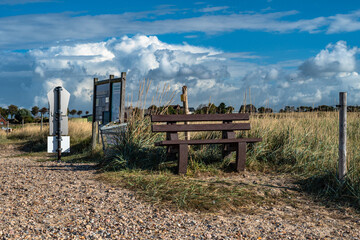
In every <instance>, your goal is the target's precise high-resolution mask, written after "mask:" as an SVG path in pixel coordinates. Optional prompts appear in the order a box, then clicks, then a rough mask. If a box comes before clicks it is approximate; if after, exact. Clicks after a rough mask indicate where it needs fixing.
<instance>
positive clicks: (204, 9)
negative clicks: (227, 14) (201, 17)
mask: <svg viewBox="0 0 360 240" xmlns="http://www.w3.org/2000/svg"><path fill="white" fill-rule="evenodd" d="M228 8H229V7H228V6H219V7H206V8H202V9H200V10H199V12H217V11H221V10H225V9H228Z"/></svg>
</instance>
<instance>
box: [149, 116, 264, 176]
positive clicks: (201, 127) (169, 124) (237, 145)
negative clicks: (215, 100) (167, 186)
mask: <svg viewBox="0 0 360 240" xmlns="http://www.w3.org/2000/svg"><path fill="white" fill-rule="evenodd" d="M247 120H249V114H247V113H236V114H194V115H152V116H151V122H153V123H155V122H157V123H165V122H166V124H156V125H155V124H153V125H152V131H153V132H166V140H164V141H160V142H156V143H155V146H167V153H168V155H170V157H172V158H176V153H178V173H179V174H185V173H186V170H187V164H188V145H203V144H222V145H223V157H226V156H227V155H229V154H230V153H231V152H232V151H236V171H238V172H239V171H243V170H245V160H246V143H255V142H260V141H261V140H262V139H261V138H236V136H235V132H234V131H237V130H250V123H234V122H233V121H247ZM215 121H221V122H222V123H206V122H215ZM177 122H189V123H190V122H196V124H176V123H177ZM203 122H205V123H203ZM200 131H222V138H221V139H191V140H179V137H178V132H200Z"/></svg>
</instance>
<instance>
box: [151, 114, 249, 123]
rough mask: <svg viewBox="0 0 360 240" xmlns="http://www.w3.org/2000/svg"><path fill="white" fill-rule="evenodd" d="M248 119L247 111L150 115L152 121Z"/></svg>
mask: <svg viewBox="0 0 360 240" xmlns="http://www.w3.org/2000/svg"><path fill="white" fill-rule="evenodd" d="M241 120H244V121H246V120H249V114H248V113H232V114H192V115H186V114H179V115H151V121H152V122H191V121H241Z"/></svg>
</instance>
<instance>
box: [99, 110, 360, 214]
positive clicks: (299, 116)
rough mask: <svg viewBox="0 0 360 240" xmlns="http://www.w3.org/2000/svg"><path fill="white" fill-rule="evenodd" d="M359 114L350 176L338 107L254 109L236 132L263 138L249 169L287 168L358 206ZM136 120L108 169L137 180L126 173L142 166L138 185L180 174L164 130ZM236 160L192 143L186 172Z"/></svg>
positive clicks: (209, 170)
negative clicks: (342, 162) (341, 151)
mask: <svg viewBox="0 0 360 240" xmlns="http://www.w3.org/2000/svg"><path fill="white" fill-rule="evenodd" d="M357 119H358V114H357V113H349V114H348V175H347V178H346V180H345V181H339V180H338V179H337V164H338V114H337V113H334V112H333V113H324V112H315V113H314V112H313V113H291V114H271V115H255V114H254V115H252V116H251V119H250V122H251V126H252V130H251V131H244V132H241V131H240V132H238V133H237V135H238V137H261V138H263V141H262V142H260V143H256V144H252V145H251V144H248V150H247V162H246V168H247V171H256V172H264V173H281V174H283V173H286V174H289V175H291V176H294V177H295V178H296V179H300V180H299V181H298V183H299V184H300V185H299V186H300V188H301V189H302V190H303V191H306V192H309V193H311V194H314V195H315V196H321V197H325V198H327V199H329V200H334V201H339V200H341V201H343V202H346V203H347V204H348V203H349V204H352V205H353V206H356V207H357V208H358V207H359V206H360V158H359V155H360V150H359V148H358V147H357V146H359V143H360V141H359V134H360V124H359V123H358V121H357ZM131 124H132V125H131ZM131 124H130V128H129V132H128V133H127V135H125V136H124V138H123V140H122V141H120V142H119V144H118V145H117V146H116V148H114V149H113V151H112V152H111V153H110V154H109V155H107V158H106V159H107V160H105V161H104V162H103V166H102V167H103V169H105V170H106V171H109V170H110V171H120V173H119V176H121V178H122V179H123V181H125V182H126V181H133V176H132V175H131V174H125V173H128V172H131V171H135V172H137V173H138V172H139V171H140V172H141V171H142V172H143V173H142V174H137V177H136V179H137V182H138V183H137V184H135V186H142V185H144V184H145V185H148V184H150V183H149V179H153V181H155V182H156V181H158V178H160V179H161V178H162V175H163V174H169V173H170V176H175V175H173V174H172V173H174V172H175V168H176V162H171V161H168V160H167V159H166V157H165V156H166V154H165V148H161V147H154V141H158V140H160V139H164V137H165V135H164V134H159V133H156V134H155V133H152V132H151V129H150V125H151V123H150V120H149V119H147V118H145V119H143V120H141V121H140V120H137V121H134V122H133V123H131ZM214 137H220V132H212V133H195V134H192V138H214ZM156 156H157V157H156ZM233 162H234V155H233V156H230V157H228V158H225V159H222V156H221V146H219V145H205V146H191V148H190V151H189V165H188V172H187V177H188V178H189V177H198V176H214V175H215V176H221V175H224V174H228V173H229V172H231V171H232V164H233ZM233 174H236V173H233ZM149 176H152V177H149ZM166 176H169V175H166ZM175 177H176V176H175ZM185 178H186V177H185ZM141 181H143V183H142V184H140V183H139V182H141ZM169 182H170V183H171V182H172V181H171V180H169ZM175 185H176V184H174V187H175ZM180 185H181V184H180ZM131 188H134V186H132V187H131ZM139 188H140V189H142V190H140V192H141V193H142V194H145V195H146V194H148V195H149V194H150V195H151V196H153V197H154V193H153V192H150V191H149V192H148V193H144V192H146V191H144V188H143V187H139ZM183 191H186V190H185V188H184V189H183ZM157 193H158V197H159V199H166V197H165V196H163V195H162V191H157ZM155 195H156V194H155ZM188 200H189V201H190V202H191V199H188ZM189 204H190V205H191V203H189ZM177 205H179V203H177Z"/></svg>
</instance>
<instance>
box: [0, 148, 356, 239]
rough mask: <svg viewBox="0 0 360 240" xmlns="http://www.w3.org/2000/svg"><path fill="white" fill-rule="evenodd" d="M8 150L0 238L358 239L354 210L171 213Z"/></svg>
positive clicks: (304, 207)
mask: <svg viewBox="0 0 360 240" xmlns="http://www.w3.org/2000/svg"><path fill="white" fill-rule="evenodd" d="M16 153H17V151H16V150H14V149H13V148H12V147H11V146H0V183H1V186H0V203H1V204H0V238H2V239H360V219H359V217H358V215H355V214H353V213H352V212H353V211H351V210H346V209H345V210H344V209H342V210H339V209H332V208H326V207H324V206H321V205H320V204H317V203H314V202H312V201H311V200H310V199H309V198H305V197H299V199H297V200H296V201H297V202H296V207H294V206H290V205H283V204H282V205H274V206H272V207H263V208H259V209H258V210H257V211H256V214H253V215H250V214H245V213H244V214H237V215H228V214H218V215H214V214H211V215H210V214H207V215H204V214H198V213H186V212H183V211H172V210H169V209H164V208H160V207H157V206H152V205H151V204H148V203H144V202H142V201H140V200H137V199H136V198H135V197H134V194H133V193H132V192H130V191H128V190H124V189H121V188H112V187H111V186H109V185H107V184H105V183H102V182H99V181H96V180H95V177H96V176H95V175H96V174H95V171H94V170H93V168H92V166H91V165H88V164H73V165H71V164H66V163H54V162H45V163H40V162H37V161H35V160H34V159H31V158H29V157H9V156H10V155H13V154H16ZM248 181H253V179H251V176H250V177H248ZM261 181H264V182H266V181H270V180H269V179H268V178H266V177H265V178H264V179H263V180H259V182H260V183H261ZM277 184H278V183H277ZM280 184H281V183H280Z"/></svg>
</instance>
